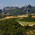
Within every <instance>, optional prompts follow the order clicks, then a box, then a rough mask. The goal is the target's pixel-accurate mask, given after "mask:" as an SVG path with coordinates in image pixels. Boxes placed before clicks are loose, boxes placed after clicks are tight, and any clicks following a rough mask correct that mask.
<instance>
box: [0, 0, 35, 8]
mask: <svg viewBox="0 0 35 35" xmlns="http://www.w3.org/2000/svg"><path fill="white" fill-rule="evenodd" d="M29 4H31V5H32V6H35V0H0V9H3V8H4V7H7V6H18V7H22V6H25V5H29Z"/></svg>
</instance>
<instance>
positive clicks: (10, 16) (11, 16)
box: [0, 16, 16, 21]
mask: <svg viewBox="0 0 35 35" xmlns="http://www.w3.org/2000/svg"><path fill="white" fill-rule="evenodd" d="M9 18H16V17H14V16H10V17H5V18H2V19H0V21H2V20H5V19H9Z"/></svg>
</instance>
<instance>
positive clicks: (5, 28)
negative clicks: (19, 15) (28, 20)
mask: <svg viewBox="0 0 35 35" xmlns="http://www.w3.org/2000/svg"><path fill="white" fill-rule="evenodd" d="M31 32H32V33H31ZM0 35H35V26H34V25H33V26H21V25H20V24H19V23H18V22H17V21H16V18H11V19H6V20H3V21H0Z"/></svg>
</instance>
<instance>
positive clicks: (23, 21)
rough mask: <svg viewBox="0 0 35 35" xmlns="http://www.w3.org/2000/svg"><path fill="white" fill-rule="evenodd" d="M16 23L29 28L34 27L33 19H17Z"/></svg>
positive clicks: (34, 20) (34, 21)
mask: <svg viewBox="0 0 35 35" xmlns="http://www.w3.org/2000/svg"><path fill="white" fill-rule="evenodd" d="M17 21H18V22H19V23H20V24H22V25H25V26H26V25H29V26H32V25H35V18H22V19H20V18H19V19H17Z"/></svg>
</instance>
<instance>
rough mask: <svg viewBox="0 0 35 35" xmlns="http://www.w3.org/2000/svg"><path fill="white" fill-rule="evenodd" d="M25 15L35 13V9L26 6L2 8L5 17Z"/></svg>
mask: <svg viewBox="0 0 35 35" xmlns="http://www.w3.org/2000/svg"><path fill="white" fill-rule="evenodd" d="M27 13H35V7H34V6H31V5H28V6H23V7H21V8H19V7H4V8H3V14H5V15H12V16H16V15H22V14H27Z"/></svg>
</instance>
